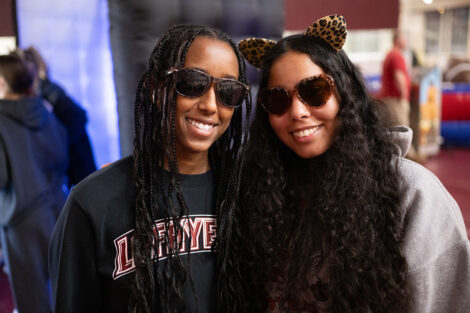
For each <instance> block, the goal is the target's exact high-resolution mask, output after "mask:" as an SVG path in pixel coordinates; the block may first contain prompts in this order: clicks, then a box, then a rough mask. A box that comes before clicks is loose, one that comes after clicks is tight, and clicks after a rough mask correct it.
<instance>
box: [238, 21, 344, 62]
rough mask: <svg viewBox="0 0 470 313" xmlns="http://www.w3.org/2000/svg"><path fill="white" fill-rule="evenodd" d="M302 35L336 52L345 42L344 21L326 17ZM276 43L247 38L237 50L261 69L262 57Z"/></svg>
mask: <svg viewBox="0 0 470 313" xmlns="http://www.w3.org/2000/svg"><path fill="white" fill-rule="evenodd" d="M304 34H305V35H307V36H314V37H317V38H320V39H322V40H324V41H325V42H326V43H328V44H329V45H330V46H331V47H332V48H333V49H334V50H335V51H336V52H338V51H339V50H341V48H342V47H343V45H344V42H345V40H346V34H347V29H346V20H345V19H344V17H343V16H342V15H338V14H335V15H328V16H325V17H322V18H320V19H318V20H316V21H315V22H314V23H313V24H312V25H311V26H310V27H309V28H308V29H307V30H306V31H305V33H304ZM276 43H277V42H276V41H274V40H270V39H265V38H247V39H243V40H242V41H240V43H239V44H238V48H239V49H240V52H241V53H242V54H243V56H244V57H245V58H246V60H247V61H248V63H250V64H251V65H253V66H254V67H256V68H259V69H261V65H262V63H263V58H264V56H265V55H266V54H267V53H268V52H269V50H271V48H272V47H273V46H274V45H275V44H276Z"/></svg>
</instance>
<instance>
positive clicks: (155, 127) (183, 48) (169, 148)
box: [129, 24, 251, 313]
mask: <svg viewBox="0 0 470 313" xmlns="http://www.w3.org/2000/svg"><path fill="white" fill-rule="evenodd" d="M199 36H204V37H209V38H214V39H217V40H221V41H224V42H227V43H228V44H230V46H231V47H232V49H233V51H234V53H235V54H236V56H237V59H238V66H239V73H240V74H239V78H238V79H239V81H241V82H243V83H245V84H246V83H247V80H246V75H245V73H246V68H245V63H244V60H243V58H242V57H241V54H240V53H239V51H238V49H237V48H236V45H235V44H234V43H233V42H232V41H231V40H230V38H229V37H228V36H227V35H226V34H224V33H223V32H221V31H219V30H216V29H212V28H208V27H205V26H198V25H190V24H178V25H175V26H173V27H171V28H170V29H169V30H168V31H167V32H166V33H165V34H164V35H163V36H162V37H161V38H160V40H159V41H158V43H157V45H156V46H155V48H154V49H153V51H152V53H151V56H150V59H149V62H148V67H147V70H146V72H145V73H144V74H143V75H142V78H141V80H140V82H139V85H138V89H137V93H136V101H135V140H134V179H135V183H136V187H137V197H136V203H135V235H134V241H133V256H134V262H135V266H136V271H135V279H134V283H133V286H132V294H131V298H130V302H129V308H130V312H135V313H141V312H150V311H151V310H157V311H158V312H165V313H167V312H168V313H169V312H181V311H184V308H185V304H184V302H183V300H182V299H183V297H182V286H183V284H184V282H185V280H186V279H187V278H188V276H189V278H188V279H189V281H190V284H191V287H192V289H193V292H194V286H193V281H192V278H191V275H187V269H186V268H185V267H184V266H183V264H182V262H181V260H180V258H179V257H178V251H179V249H178V247H179V245H180V244H182V243H181V242H178V238H173V240H174V241H175V243H174V244H173V245H170V244H168V245H167V246H168V248H169V253H168V257H167V261H166V262H165V265H164V266H163V265H162V263H163V262H161V263H160V262H158V260H153V259H152V257H151V255H152V250H154V249H156V248H157V247H158V244H159V240H163V241H164V242H167V243H168V242H171V241H170V234H169V232H168V229H169V228H170V227H169V226H170V223H172V225H174V227H180V228H181V224H180V221H181V219H184V218H185V217H187V216H188V214H189V212H188V206H187V205H186V202H185V200H184V197H183V191H182V186H181V182H180V180H179V178H178V175H177V174H178V162H177V158H176V148H175V114H176V91H175V89H174V82H173V81H172V78H171V76H167V77H165V71H167V70H168V69H170V68H172V67H174V68H181V67H183V65H184V62H185V58H186V55H187V52H188V50H189V47H190V46H191V44H192V42H193V41H194V40H195V39H196V38H197V37H199ZM250 111H251V97H250V95H249V94H247V95H246V97H245V107H244V108H243V107H239V108H237V109H235V112H234V114H233V116H232V120H231V123H230V125H229V127H228V129H227V131H226V132H225V133H224V134H223V135H222V136H221V137H220V138H219V139H218V140H217V141H216V142H215V143H214V144H213V145H212V147H211V148H210V149H209V159H210V160H209V161H210V164H211V170H212V171H214V172H215V173H216V179H217V190H216V199H215V200H216V201H215V203H216V212H217V219H218V230H217V239H216V242H215V244H214V245H213V249H216V250H217V253H218V255H217V260H218V262H217V263H218V268H219V269H220V270H219V273H221V275H224V273H226V271H225V269H226V267H227V266H226V265H225V264H226V263H227V257H226V252H225V251H226V244H225V242H226V241H228V240H229V239H230V229H231V225H232V217H233V211H234V207H235V199H236V198H237V195H238V190H239V187H240V174H241V168H242V165H243V161H244V154H245V150H246V148H245V146H246V142H247V133H248V129H247V127H248V126H247V125H248V123H243V120H248V117H249V114H250ZM165 159H166V160H167V162H168V163H167V164H168V167H169V183H168V185H167V186H164V185H163V183H162V181H161V179H160V178H159V176H158V175H157V170H158V168H162V167H164V162H165ZM174 192H175V193H176V196H177V201H178V204H179V206H178V205H176V204H175V203H173V200H172V197H171V195H172V194H173V193H174ZM158 193H160V194H162V195H163V204H160V205H159V204H158V203H157V201H156V194H158ZM158 213H160V214H162V213H163V215H164V216H165V218H164V222H165V224H166V227H165V229H166V233H165V235H164V238H160V239H159V238H158V237H157V236H155V235H154V232H153V230H152V227H153V221H155V218H156V216H157V214H158ZM190 233H191V232H190ZM176 237H177V236H176ZM190 240H191V239H190ZM154 251H155V250H154ZM188 264H190V262H188ZM159 267H163V268H159ZM188 271H189V272H190V268H189V269H188ZM222 289H223V287H222ZM216 298H217V299H219V297H216ZM221 298H222V297H220V299H221ZM195 300H196V301H197V299H195ZM216 302H217V304H216V305H218V306H219V307H220V306H221V305H223V304H221V301H216Z"/></svg>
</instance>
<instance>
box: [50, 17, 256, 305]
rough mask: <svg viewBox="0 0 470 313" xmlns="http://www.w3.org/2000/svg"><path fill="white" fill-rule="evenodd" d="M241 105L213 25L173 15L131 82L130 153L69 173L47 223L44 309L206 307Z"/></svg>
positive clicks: (234, 189) (242, 89)
mask: <svg viewBox="0 0 470 313" xmlns="http://www.w3.org/2000/svg"><path fill="white" fill-rule="evenodd" d="M243 102H245V103H246V107H245V108H243V109H242V104H243ZM250 108H251V103H250V98H249V92H248V87H247V85H246V78H245V65H244V61H243V57H241V55H240V54H239V52H238V50H237V48H236V46H235V45H234V44H233V42H232V41H231V40H230V39H229V38H228V37H227V36H226V35H225V34H224V33H222V32H221V31H219V30H215V29H211V28H207V27H201V26H194V25H176V26H173V27H172V28H170V29H169V30H168V32H167V33H166V34H164V35H163V36H162V37H161V38H160V41H159V42H158V44H157V45H156V47H155V48H154V50H153V52H152V54H151V56H150V60H149V63H148V68H147V71H146V72H145V73H144V74H143V76H142V79H141V80H140V83H139V87H138V90H137V96H136V102H135V135H136V138H135V143H134V155H133V157H128V158H124V159H122V160H120V161H117V162H115V163H113V164H111V165H109V166H107V167H106V168H104V169H103V170H101V171H98V172H97V173H94V174H92V175H91V176H89V177H87V178H86V179H85V180H84V181H82V182H81V183H80V184H78V185H77V186H76V187H75V188H74V189H73V190H72V192H71V194H70V196H69V198H68V200H67V203H66V205H65V208H64V210H63V212H62V214H61V216H60V218H59V222H58V224H57V227H56V229H55V231H54V234H53V239H52V240H51V243H50V251H49V254H50V265H49V268H50V271H51V275H52V280H53V293H54V303H55V312H57V313H60V312H84V313H85V312H86V313H89V312H114V313H115V312H139V313H140V312H201V313H202V312H215V311H216V310H217V309H216V308H217V305H218V303H220V302H219V301H217V289H218V286H217V284H218V282H217V280H216V279H215V277H216V276H217V274H218V270H217V268H218V267H217V266H216V264H217V261H218V260H219V261H220V264H222V265H221V269H223V268H225V266H223V264H225V262H226V253H225V252H224V251H225V249H226V247H225V246H224V244H223V243H224V242H225V236H226V234H227V235H228V234H229V233H230V230H229V229H228V228H227V227H226V225H231V222H230V220H231V216H232V214H233V208H234V205H235V200H236V198H237V194H238V189H239V180H240V174H241V166H242V163H243V158H244V157H243V155H244V150H245V142H246V138H245V134H246V133H247V130H244V129H242V119H246V118H247V116H248V115H249V112H250ZM243 114H245V116H243ZM227 221H228V222H227ZM216 238H217V242H220V244H217V247H215V246H216ZM214 250H217V251H218V253H217V254H215V253H214ZM221 272H223V271H221ZM219 305H220V304H219ZM218 311H220V310H218Z"/></svg>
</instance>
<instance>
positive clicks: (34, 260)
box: [0, 98, 68, 313]
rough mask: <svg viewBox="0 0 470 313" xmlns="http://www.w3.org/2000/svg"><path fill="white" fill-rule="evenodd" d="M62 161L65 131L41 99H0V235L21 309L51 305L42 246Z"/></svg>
mask: <svg viewBox="0 0 470 313" xmlns="http://www.w3.org/2000/svg"><path fill="white" fill-rule="evenodd" d="M67 165H68V163H67V138H66V131H65V129H64V128H63V126H62V125H61V124H60V122H59V121H58V120H57V119H56V118H55V117H54V115H52V114H51V113H50V112H48V111H47V110H46V108H45V107H44V105H43V100H42V99H40V98H31V99H21V100H0V238H1V242H2V249H3V252H4V256H5V264H6V268H7V274H8V278H9V282H10V288H11V290H12V293H13V297H14V301H15V305H16V308H17V309H18V311H19V312H21V313H49V312H50V310H51V304H50V293H49V284H48V270H47V247H48V243H49V238H50V236H51V233H52V230H53V228H54V225H55V222H56V220H57V217H58V215H59V212H60V209H61V208H62V206H63V204H64V202H65V189H66V188H65V186H64V182H65V181H66V173H65V171H66V168H67Z"/></svg>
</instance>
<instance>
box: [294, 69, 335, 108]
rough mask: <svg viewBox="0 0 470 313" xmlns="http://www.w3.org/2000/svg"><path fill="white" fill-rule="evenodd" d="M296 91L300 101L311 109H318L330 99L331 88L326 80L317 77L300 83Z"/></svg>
mask: <svg viewBox="0 0 470 313" xmlns="http://www.w3.org/2000/svg"><path fill="white" fill-rule="evenodd" d="M297 90H298V93H299V97H300V98H301V99H302V101H304V102H305V103H307V104H308V105H311V106H313V107H319V106H322V105H323V104H324V103H325V102H326V101H327V100H328V98H329V97H330V95H331V91H332V87H331V84H330V82H329V81H328V80H327V78H325V77H323V76H319V77H313V78H311V79H307V80H305V81H303V82H301V83H300V84H299V85H298V87H297Z"/></svg>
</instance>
